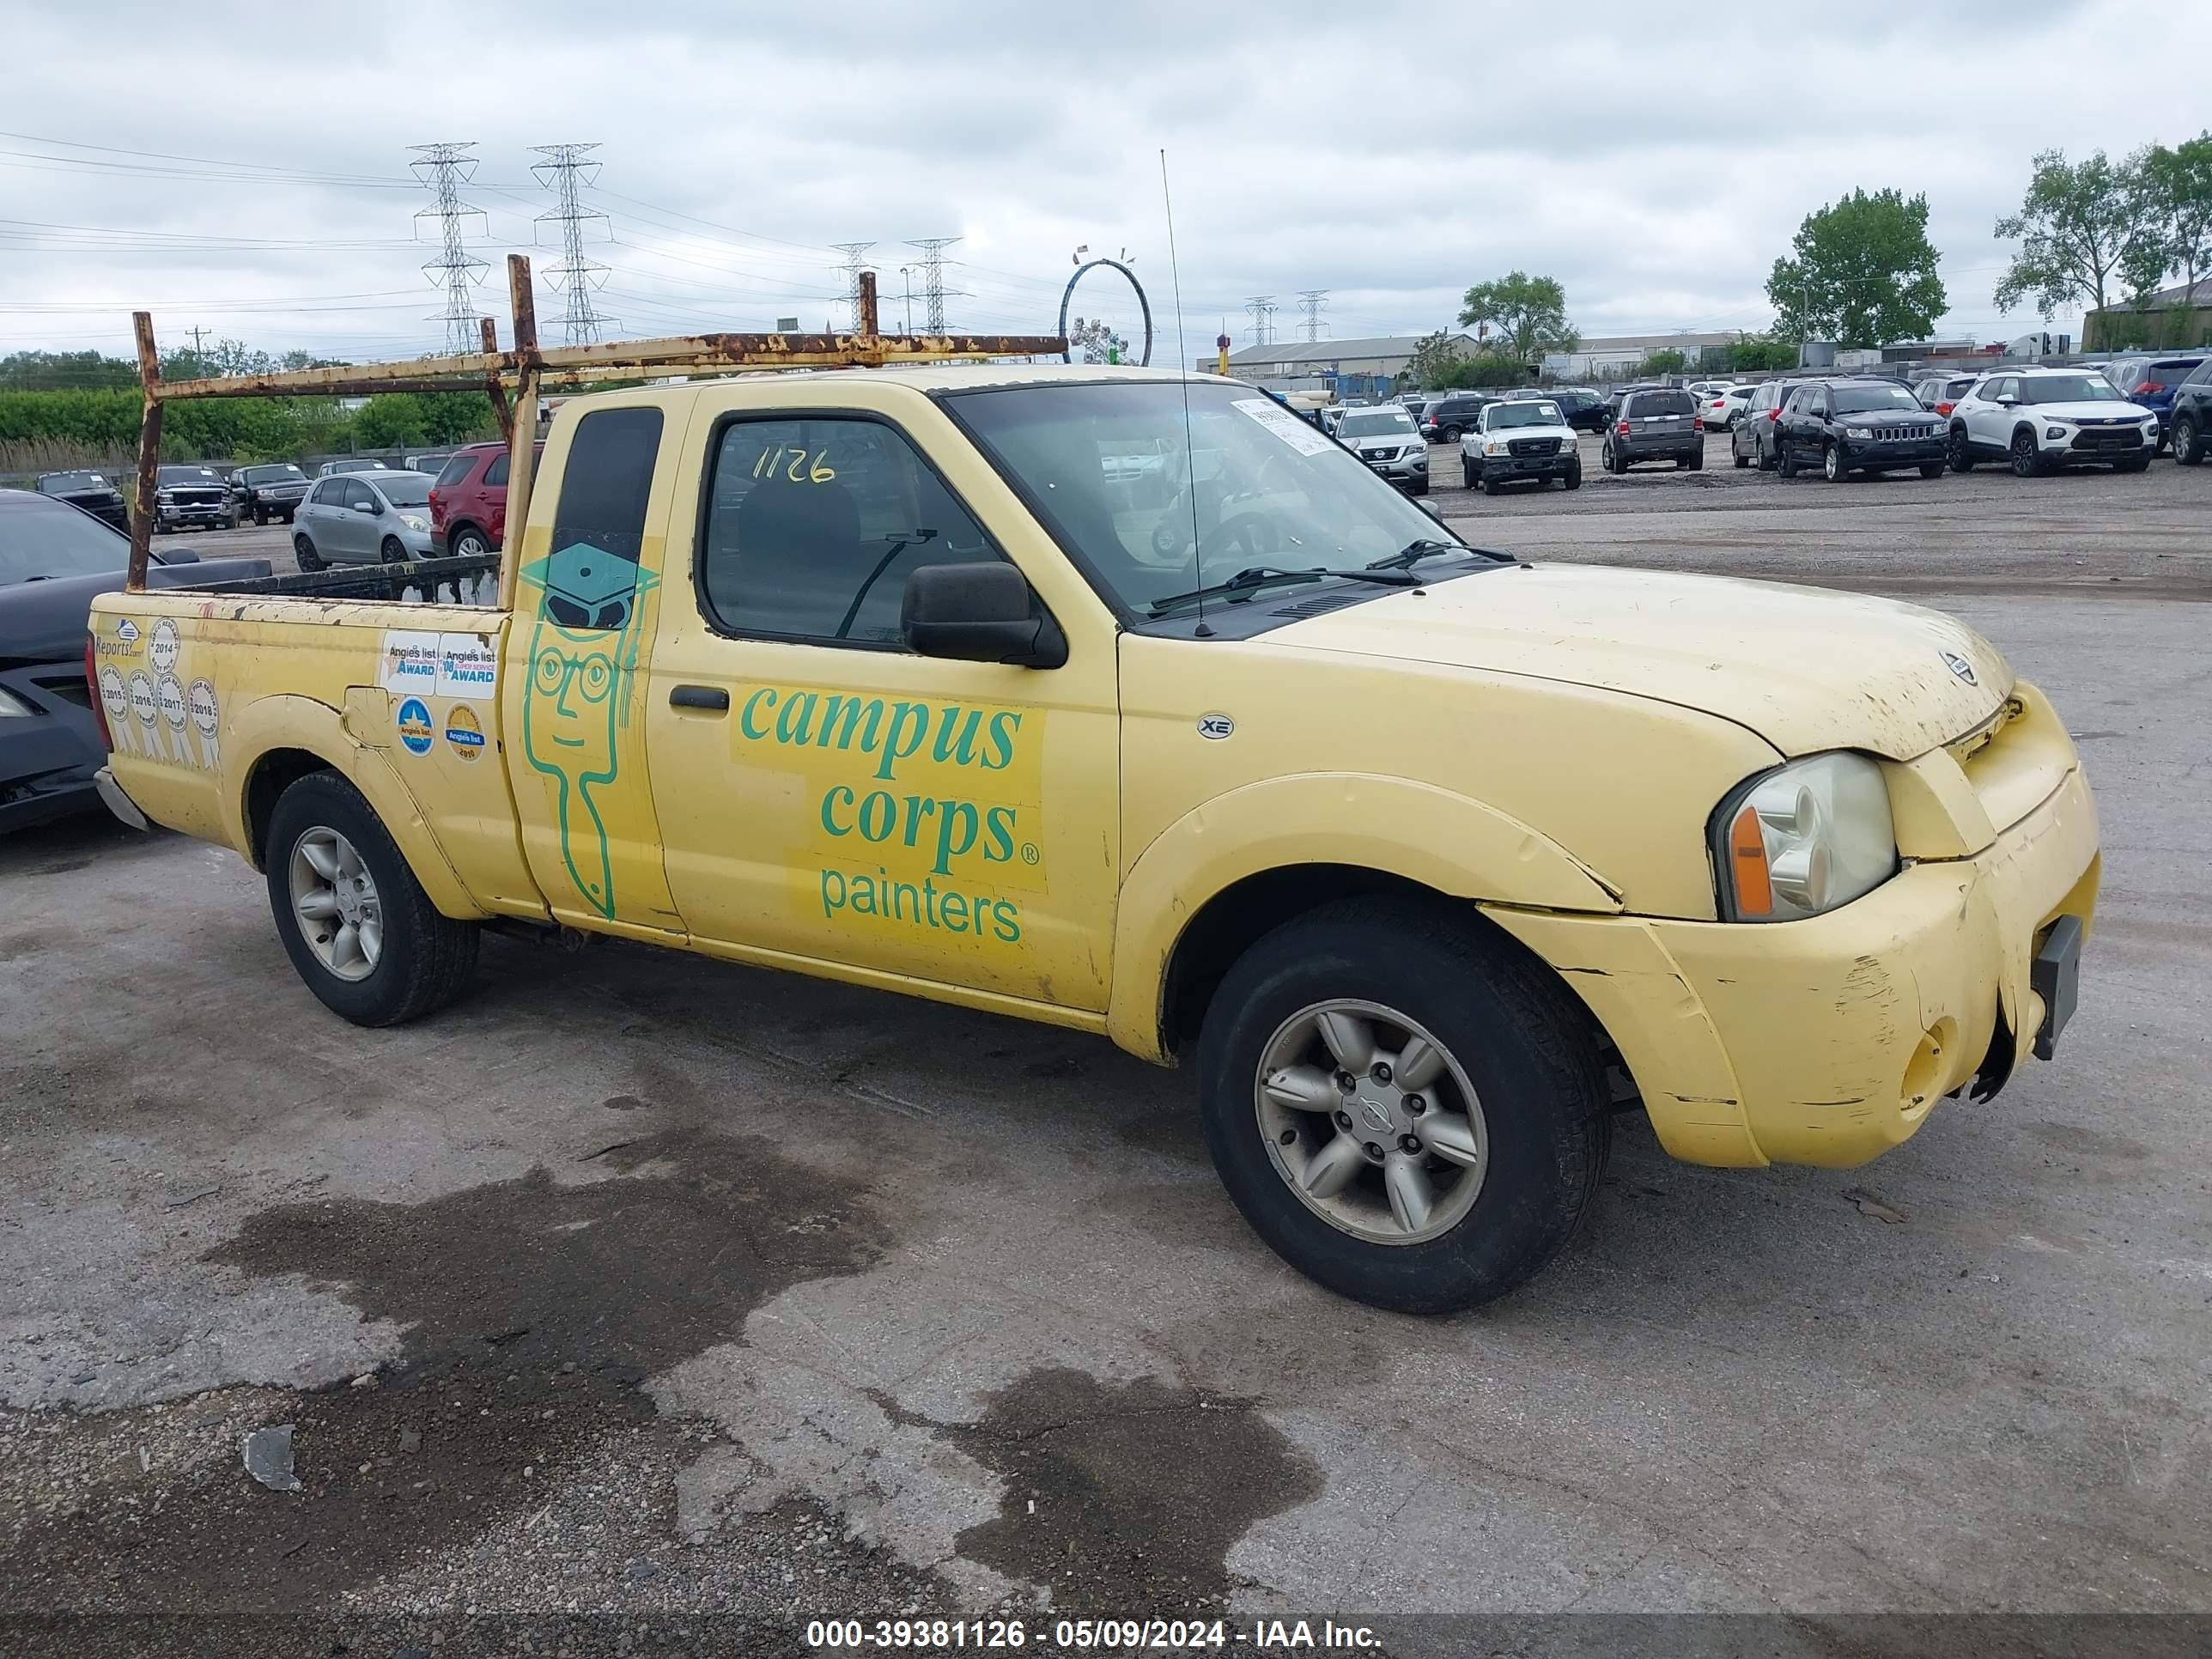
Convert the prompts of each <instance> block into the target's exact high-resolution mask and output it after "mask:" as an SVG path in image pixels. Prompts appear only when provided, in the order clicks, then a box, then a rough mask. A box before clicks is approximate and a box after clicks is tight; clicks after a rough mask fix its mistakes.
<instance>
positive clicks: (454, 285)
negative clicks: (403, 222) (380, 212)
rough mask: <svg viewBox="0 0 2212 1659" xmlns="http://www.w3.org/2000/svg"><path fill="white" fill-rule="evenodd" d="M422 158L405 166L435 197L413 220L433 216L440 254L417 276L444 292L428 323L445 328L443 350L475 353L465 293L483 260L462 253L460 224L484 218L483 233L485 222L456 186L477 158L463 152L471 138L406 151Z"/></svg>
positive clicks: (473, 322)
mask: <svg viewBox="0 0 2212 1659" xmlns="http://www.w3.org/2000/svg"><path fill="white" fill-rule="evenodd" d="M408 148H409V149H412V150H413V151H414V152H415V154H416V155H420V156H421V157H422V160H421V161H416V162H412V163H410V165H411V166H412V167H413V168H414V171H415V176H416V178H418V179H421V180H422V182H423V183H424V184H425V185H428V186H429V187H430V189H431V191H433V192H434V193H435V195H436V197H437V198H438V200H437V204H436V205H435V207H427V208H423V209H422V210H420V211H419V212H417V213H416V216H415V217H416V220H418V221H420V220H422V219H426V218H429V217H432V216H435V217H436V219H437V221H438V226H439V230H440V233H441V239H440V240H441V243H442V252H441V253H440V254H439V256H438V258H435V259H433V260H431V261H429V262H428V264H425V265H424V266H423V267H422V274H423V275H424V276H428V278H429V279H430V280H431V282H432V283H435V284H437V285H438V286H440V287H442V288H443V289H445V290H446V308H445V310H444V311H442V312H440V313H434V314H433V317H432V320H433V321H436V320H438V319H443V320H444V322H445V325H446V349H447V350H448V351H450V352H452V353H453V354H454V355H455V356H461V355H463V354H465V353H467V352H471V351H476V350H479V349H482V347H483V340H482V338H481V337H480V336H479V335H478V333H477V307H476V302H475V301H473V300H472V299H471V298H470V296H469V289H471V287H473V286H474V285H475V284H477V283H480V282H482V281H483V276H482V274H481V273H482V272H483V270H485V264H484V262H483V260H482V259H479V258H477V257H476V255H474V254H473V253H471V252H469V251H468V247H467V246H466V243H465V237H464V234H463V233H464V230H465V222H466V221H467V220H468V218H469V216H471V215H474V216H477V217H478V218H482V219H484V223H485V227H486V229H487V232H489V227H490V223H491V222H490V220H489V218H487V217H485V215H484V210H483V209H482V208H480V207H471V206H470V205H469V204H467V203H465V202H464V201H462V200H461V186H462V185H465V184H466V183H468V181H469V180H470V179H473V178H474V177H476V171H477V160H476V157H474V156H473V155H470V154H469V151H471V150H472V149H475V148H476V143H475V141H474V140H473V139H472V140H471V141H470V142H468V143H459V144H411V145H410V146H409V147H408Z"/></svg>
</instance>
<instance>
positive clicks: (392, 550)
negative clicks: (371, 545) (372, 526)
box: [376, 536, 407, 564]
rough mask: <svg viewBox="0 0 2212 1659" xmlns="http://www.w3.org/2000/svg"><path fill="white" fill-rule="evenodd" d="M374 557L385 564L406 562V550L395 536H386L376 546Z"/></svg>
mask: <svg viewBox="0 0 2212 1659" xmlns="http://www.w3.org/2000/svg"><path fill="white" fill-rule="evenodd" d="M376 556H377V557H378V558H379V559H380V560H382V561H383V562H385V563H386V564H404V563H406V562H407V548H406V545H405V544H404V543H402V542H401V541H400V539H399V538H398V537H397V536H386V538H384V539H383V541H381V542H380V543H379V544H377V549H376Z"/></svg>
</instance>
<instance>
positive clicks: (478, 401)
mask: <svg viewBox="0 0 2212 1659" xmlns="http://www.w3.org/2000/svg"><path fill="white" fill-rule="evenodd" d="M415 400H416V403H417V404H419V405H420V406H421V408H422V435H423V438H424V440H425V441H427V442H429V443H434V444H458V443H465V442H466V441H468V440H470V439H471V438H481V437H485V436H488V435H492V434H494V433H495V431H496V428H497V424H498V422H497V417H496V416H494V415H493V413H492V410H491V399H490V398H487V397H486V396H484V394H483V392H417V393H416V394H415Z"/></svg>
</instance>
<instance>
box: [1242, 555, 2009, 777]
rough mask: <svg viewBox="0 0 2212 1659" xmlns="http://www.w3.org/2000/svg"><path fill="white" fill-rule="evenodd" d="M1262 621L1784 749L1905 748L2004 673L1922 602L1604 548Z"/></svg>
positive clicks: (1992, 692)
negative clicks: (1636, 563)
mask: <svg viewBox="0 0 2212 1659" xmlns="http://www.w3.org/2000/svg"><path fill="white" fill-rule="evenodd" d="M1263 637H1264V638H1265V640H1266V641H1267V642H1268V643H1271V644H1277V645H1287V646H1297V647H1303V648H1305V649H1308V650H1316V651H1340V652H1346V653H1353V654H1357V655H1361V656H1371V657H1377V658H1383V659H1390V660H1396V661H1409V662H1424V663H1435V664H1441V665H1448V666H1452V667H1461V668H1475V669H1483V670H1486V671H1492V672H1496V673H1506V674H1526V675H1531V676H1534V677H1537V678H1544V679H1553V680H1561V681H1565V682H1567V683H1569V684H1575V685H1588V686H1595V687H1598V688H1601V689H1602V690H1609V691H1621V692H1626V693H1628V694H1629V695H1631V696H1639V697H1651V698H1655V699H1656V700H1658V701H1660V702H1671V703H1675V704H1679V705H1680V706H1681V707H1683V708H1696V709H1701V710H1703V711H1705V713H1707V714H1717V715H1718V716H1720V717H1721V718H1722V719H1723V720H1733V721H1735V722H1736V723H1737V724H1738V725H1740V726H1747V727H1749V728H1750V729H1751V730H1752V731H1753V732H1758V733H1759V736H1760V737H1762V738H1765V739H1766V741H1767V742H1769V743H1771V744H1773V745H1774V747H1775V748H1776V749H1777V750H1779V751H1780V752H1781V753H1783V754H1784V755H1786V756H1795V755H1807V754H1814V753H1817V752H1818V751H1820V750H1824V749H1862V750H1867V751H1868V752H1869V753H1872V754H1876V755H1882V756H1886V757H1889V758H1891V759H1893V760H1910V759H1911V758H1912V757H1914V756H1917V755H1922V754H1925V753H1926V752H1927V751H1928V750H1931V749H1935V748H1937V747H1939V746H1941V745H1942V744H1944V743H1947V742H1948V741H1950V740H1951V739H1952V738H1957V737H1960V736H1962V735H1963V734H1965V733H1966V732H1970V731H1972V730H1973V729H1974V727H1976V726H1978V725H1980V724H1981V723H1982V722H1983V721H1984V720H1987V719H1989V717H1990V715H1991V714H1995V713H1996V709H1997V708H1998V706H1999V705H2000V704H2001V703H2002V702H2003V700H2004V699H2005V697H2006V696H2008V695H2010V693H2011V690H2012V685H2013V674H2012V670H2011V668H2010V666H2009V665H2008V664H2007V663H2006V662H2005V660H2004V659H2003V658H2002V656H2000V655H1999V654H1998V653H1997V652H1996V648H1995V647H1992V646H1991V645H1990V643H1989V641H1986V640H1984V639H1983V638H1982V637H1981V635H1978V634H1977V633H1975V632H1974V630H1973V629H1971V628H1968V627H1967V626H1966V624H1965V623H1960V622H1955V621H1954V620H1953V619H1952V618H1950V617H1946V616H1944V615H1942V613H1940V612H1938V611H1928V610H1923V608H1921V607H1920V606H1918V605H1903V604H1899V602H1897V601H1895V600H1893V599H1866V598H1862V597H1860V596H1859V595H1857V594H1851V593H1838V592H1829V591H1827V590H1826V589H1822V588H1815V587H1796V586H1784V585H1783V584H1780V583H1776V582H1759V581H1746V580H1739V579H1736V578H1734V577H1726V576H1686V575H1674V574H1668V573H1665V572H1661V571H1645V570H1619V569H1611V568H1606V567H1604V566H1599V565H1534V566H1527V567H1523V568H1518V569H1509V570H1497V571H1492V572H1488V573H1486V574H1479V575H1472V576H1466V577H1462V578H1459V579H1458V580H1452V581H1447V582H1441V583H1439V584H1438V585H1437V586H1434V587H1431V588H1427V589H1425V590H1422V591H1420V592H1413V591H1411V590H1407V591H1402V592H1392V593H1389V594H1388V595H1386V596H1384V597H1382V598H1377V599H1370V600H1368V601H1366V602H1365V603H1364V604H1360V605H1347V606H1346V607H1345V608H1344V609H1342V610H1340V611H1331V612H1329V613H1328V614H1326V615H1323V616H1320V617H1311V618H1309V619H1308V620H1306V621H1304V622H1299V623H1292V624H1291V626H1289V627H1287V628H1284V629H1277V630H1275V631H1274V632H1273V633H1270V634H1267V635H1264V636H1263ZM1954 659H1955V660H1956V664H1957V666H1954ZM1961 668H1963V669H1964V670H1965V671H1966V672H1968V673H1971V674H1972V677H1973V683H1972V684H1968V683H1967V680H1966V676H1965V674H1964V673H1961V672H1960V669H1961Z"/></svg>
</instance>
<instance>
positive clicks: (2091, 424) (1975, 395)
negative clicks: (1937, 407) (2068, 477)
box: [1951, 368, 2158, 478]
mask: <svg viewBox="0 0 2212 1659" xmlns="http://www.w3.org/2000/svg"><path fill="white" fill-rule="evenodd" d="M2157 451H2158V414H2157V411H2156V410H2149V409H2145V408H2144V407H2143V406H2142V404H2131V403H2130V402H2128V401H2127V400H2126V399H2125V398H2122V397H2121V396H2120V394H2119V393H2118V392H2116V391H2114V390H2113V388H2112V382H2111V381H2110V380H2106V378H2105V377H2104V376H2103V375H2102V374H2099V373H2097V371H2096V370H2094V369H2090V368H2002V369H1997V370H1996V371H1994V372H1992V373H1990V374H1985V375H1984V376H1983V377H1982V379H1981V380H1979V381H1978V382H1977V383H1976V384H1975V385H1974V386H1972V387H1970V388H1969V389H1968V390H1967V392H1966V395H1965V396H1964V397H1962V398H1960V399H1959V400H1958V401H1957V402H1956V403H1954V404H1952V405H1951V470H1952V471H1954V472H1964V471H1966V470H1967V469H1968V468H1970V467H1972V465H1973V464H1974V463H1975V462H1976V461H2008V462H2009V463H2011V465H2012V470H2013V471H2014V473H2015V475H2016V476H2018V477H2022V478H2030V477H2038V476H2039V475H2041V474H2043V473H2047V472H2056V471H2058V470H2059V469H2060V468H2061V467H2066V466H2082V465H2103V466H2110V467H2112V469H2113V471H2118V472H2141V471H2143V470H2144V469H2145V468H2147V467H2148V466H2149V465H2150V458H2151V457H2152V456H2153V455H2154V454H2155V453H2157Z"/></svg>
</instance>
